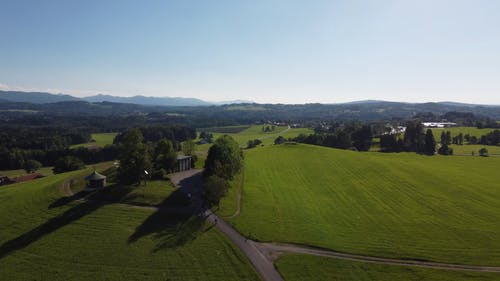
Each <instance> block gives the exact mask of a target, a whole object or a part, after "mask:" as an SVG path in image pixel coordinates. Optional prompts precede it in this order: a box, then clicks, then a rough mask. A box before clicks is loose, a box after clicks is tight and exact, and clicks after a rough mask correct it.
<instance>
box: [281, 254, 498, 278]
mask: <svg viewBox="0 0 500 281" xmlns="http://www.w3.org/2000/svg"><path fill="white" fill-rule="evenodd" d="M276 265H277V267H278V270H279V271H280V273H281V274H282V275H283V276H284V277H285V279H286V280H287V281H295V280H297V281H302V280H308V281H316V280H317V281H321V280H342V281H371V280H380V281H381V280H387V281H392V280H408V281H420V280H427V281H464V280H469V281H472V280H474V281H489V280H500V274H498V273H477V272H468V271H449V270H438V269H427V268H418V267H406V266H394V265H379V264H373V263H364V262H355V261H346V260H338V259H331V258H324V257H314V256H306V255H285V256H283V257H281V258H280V259H279V260H278V261H277V263H276Z"/></svg>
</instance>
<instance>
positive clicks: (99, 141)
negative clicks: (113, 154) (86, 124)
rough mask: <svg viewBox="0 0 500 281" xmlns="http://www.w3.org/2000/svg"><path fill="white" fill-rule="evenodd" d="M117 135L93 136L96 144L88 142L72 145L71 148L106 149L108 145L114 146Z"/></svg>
mask: <svg viewBox="0 0 500 281" xmlns="http://www.w3.org/2000/svg"><path fill="white" fill-rule="evenodd" d="M116 135H117V133H98V134H92V135H91V136H92V139H93V140H95V142H87V143H81V144H76V145H72V146H71V148H77V147H87V146H99V147H104V146H106V145H108V144H113V140H114V139H115V137H116Z"/></svg>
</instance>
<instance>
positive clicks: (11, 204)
mask: <svg viewBox="0 0 500 281" xmlns="http://www.w3.org/2000/svg"><path fill="white" fill-rule="evenodd" d="M87 173H89V170H86V171H78V172H72V173H66V174H60V175H55V176H49V177H46V178H44V179H41V180H38V181H33V182H27V183H22V184H15V185H10V186H8V187H2V188H0V202H2V204H0V225H1V227H2V231H0V276H2V278H1V279H2V280H258V277H257V275H256V273H255V272H254V271H253V269H252V268H251V267H250V265H249V263H248V261H247V260H246V258H244V256H243V255H242V254H241V253H240V252H239V251H238V250H237V249H236V248H235V247H234V246H233V245H232V244H231V243H230V242H229V241H228V240H227V239H225V238H224V237H223V236H222V235H221V234H220V233H219V232H218V231H217V230H216V229H214V228H210V227H209V226H208V225H205V223H204V222H203V221H201V220H199V219H198V218H197V217H186V216H178V215H176V216H174V215H169V214H164V213H158V212H154V211H149V210H142V209H138V208H131V207H126V206H122V205H115V204H98V203H91V202H90V203H89V202H87V203H81V202H70V201H71V200H68V199H67V198H65V199H61V193H60V185H61V184H62V183H63V181H65V180H66V179H67V178H68V177H71V176H74V177H76V178H78V179H81V178H82V177H83V176H84V175H85V174H87ZM152 188H154V187H152ZM154 194H155V195H158V194H159V193H158V192H157V191H155V192H154ZM165 195H166V196H168V194H165Z"/></svg>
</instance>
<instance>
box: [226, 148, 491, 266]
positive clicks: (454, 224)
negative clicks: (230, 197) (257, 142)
mask: <svg viewBox="0 0 500 281" xmlns="http://www.w3.org/2000/svg"><path fill="white" fill-rule="evenodd" d="M245 157H246V159H245V180H244V186H243V203H242V209H241V214H240V215H239V216H238V217H237V218H235V219H233V220H232V223H233V224H234V225H235V226H236V227H237V229H238V230H239V231H240V232H241V233H243V234H244V235H247V236H250V237H252V238H255V239H258V240H263V241H280V242H290V243H299V244H308V245H314V246H319V247H325V248H330V249H335V250H337V251H343V252H348V253H357V254H364V255H372V256H383V257H393V258H410V259H421V260H432V261H439V262H450V263H463V264H476V265H497V266H498V265H500V245H499V244H498V243H497V242H498V241H500V224H499V223H498V222H499V221H500V185H499V184H498V183H499V182H500V174H499V173H498V167H500V158H493V157H489V158H482V157H444V156H433V157H429V156H421V155H416V154H414V153H400V154H382V153H359V152H352V151H344V150H336V149H330V148H325V147H319V146H309V145H301V144H298V145H281V146H268V147H262V148H258V149H254V150H249V151H247V153H246V155H245Z"/></svg>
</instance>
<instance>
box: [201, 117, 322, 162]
mask: <svg viewBox="0 0 500 281" xmlns="http://www.w3.org/2000/svg"><path fill="white" fill-rule="evenodd" d="M238 127H241V126H238ZM224 128H228V130H231V129H232V128H234V127H232V126H230V127H221V128H217V131H221V130H223V129H224ZM212 133H213V136H214V140H215V139H217V138H218V137H220V136H223V135H229V136H231V137H232V138H234V140H235V141H236V142H237V143H238V144H239V145H240V146H241V147H243V148H245V147H246V146H247V143H248V141H249V140H255V139H260V140H262V144H263V145H272V144H274V140H275V139H276V138H277V137H278V136H283V137H284V138H294V137H296V136H298V135H300V134H306V135H308V134H312V133H313V130H311V129H309V128H290V129H288V127H286V126H281V127H279V126H278V127H276V128H275V130H274V131H272V132H264V131H262V125H253V126H247V129H244V130H240V131H239V132H238V133H215V132H212ZM210 146H211V144H202V145H196V151H195V153H196V155H197V156H198V161H197V162H196V168H198V169H201V168H203V165H204V161H205V158H206V157H207V153H208V150H209V149H210Z"/></svg>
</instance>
